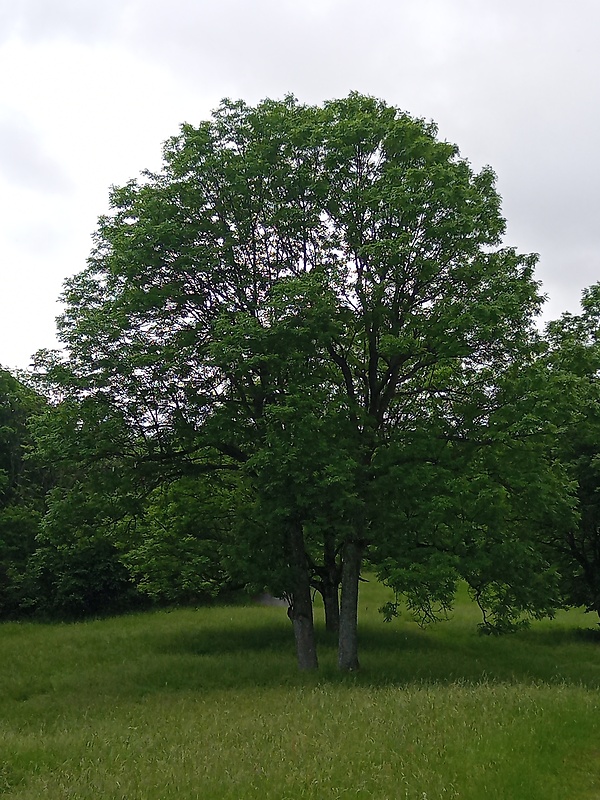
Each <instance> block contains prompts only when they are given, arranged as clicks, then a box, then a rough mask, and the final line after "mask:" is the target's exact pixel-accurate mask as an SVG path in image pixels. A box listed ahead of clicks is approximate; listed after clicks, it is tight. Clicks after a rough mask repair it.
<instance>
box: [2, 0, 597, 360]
mask: <svg viewBox="0 0 600 800" xmlns="http://www.w3.org/2000/svg"><path fill="white" fill-rule="evenodd" d="M599 40H600V2H598V0H571V2H570V3H566V2H564V0H562V2H558V0H370V2H369V3H366V2H365V0H361V1H360V2H359V0H0V75H1V76H2V77H1V78H0V87H1V90H0V211H1V214H0V278H1V281H0V365H3V366H5V367H10V368H13V367H22V368H23V367H27V365H28V363H29V361H30V356H31V355H32V353H33V352H35V351H36V350H37V349H39V348H42V347H54V346H56V340H55V337H54V329H55V326H54V318H55V316H56V315H57V314H58V313H59V311H60V306H59V304H58V296H59V294H60V292H61V287H62V283H63V281H64V279H65V278H66V277H68V276H69V275H72V274H73V273H75V272H78V271H79V270H81V269H82V268H83V267H84V266H85V260H86V258H87V255H88V254H89V251H90V247H91V234H92V232H93V230H94V228H95V225H96V220H97V218H98V216H99V215H100V214H102V213H104V212H105V211H106V210H107V208H108V204H107V196H108V189H109V186H110V185H111V184H117V185H118V184H122V183H124V182H125V181H127V180H128V179H129V178H131V177H135V176H137V175H138V174H139V172H140V171H141V170H142V169H144V168H150V169H153V168H157V167H158V166H159V164H160V152H161V144H162V142H163V141H164V140H165V139H166V138H167V137H169V136H171V135H172V134H175V133H176V132H177V130H178V127H179V125H180V123H182V122H190V123H198V122H200V121H201V120H203V119H206V118H207V117H208V115H209V113H210V111H211V109H213V108H214V107H215V106H216V105H217V104H218V102H219V101H220V99H221V98H223V97H231V98H243V99H245V100H247V101H249V102H251V103H254V102H257V101H258V100H260V99H262V98H264V97H273V98H281V97H282V96H283V95H285V94H287V93H290V92H291V93H293V94H295V95H296V96H297V97H298V98H299V99H300V100H301V101H303V102H311V103H318V102H321V101H323V100H325V99H330V98H334V97H341V96H344V95H346V94H348V92H350V91H352V90H358V91H361V92H365V93H368V94H372V95H375V96H377V97H381V98H383V99H385V100H386V101H388V102H389V103H391V104H394V105H396V106H399V107H400V108H402V109H403V110H405V111H408V112H409V113H411V114H413V115H415V116H419V117H425V118H426V119H433V120H434V121H435V122H436V123H437V124H438V126H439V132H440V136H441V137H442V138H444V139H447V140H449V141H452V142H455V143H456V144H458V146H459V147H460V150H461V153H462V155H463V156H465V157H466V158H468V159H469V160H470V161H471V163H472V164H473V165H474V166H475V167H476V168H480V167H482V166H483V165H485V164H489V165H491V166H492V167H493V169H494V170H495V171H496V173H497V174H498V188H499V191H500V194H501V195H502V197H503V210H504V215H505V216H506V218H507V220H508V231H507V235H506V238H505V241H506V244H508V245H512V246H516V247H517V248H518V249H519V250H521V251H523V252H536V253H539V254H540V262H539V267H538V279H539V280H541V281H542V284H543V290H544V291H545V292H546V293H547V294H548V295H549V298H550V299H549V302H548V304H547V306H546V311H545V317H546V318H550V319H551V318H555V317H557V316H559V315H560V314H561V313H562V312H563V311H566V310H569V311H577V309H578V307H579V298H580V295H581V290H582V289H583V288H584V287H586V286H589V285H591V284H592V283H594V282H596V281H597V280H600V193H599V190H598V186H600V154H599V148H600V106H599V104H598V99H599V97H600V92H599V89H600V46H599V44H598V42H599Z"/></svg>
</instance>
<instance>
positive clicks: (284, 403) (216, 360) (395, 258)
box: [54, 94, 541, 670]
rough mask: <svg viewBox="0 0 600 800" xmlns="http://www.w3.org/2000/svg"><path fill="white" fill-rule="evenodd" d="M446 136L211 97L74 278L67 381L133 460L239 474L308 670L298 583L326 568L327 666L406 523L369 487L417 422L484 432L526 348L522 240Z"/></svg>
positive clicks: (374, 113) (346, 113)
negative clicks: (333, 617)
mask: <svg viewBox="0 0 600 800" xmlns="http://www.w3.org/2000/svg"><path fill="white" fill-rule="evenodd" d="M436 135H437V131H436V128H435V126H434V125H433V124H431V123H425V122H424V121H422V120H417V119H413V118H411V117H410V116H408V115H407V114H405V113H403V112H400V111H399V110H398V109H396V108H393V107H390V106H387V105H386V104H385V103H384V102H382V101H378V100H375V99H373V98H369V97H364V96H362V95H359V94H351V95H350V96H349V97H347V98H345V99H342V100H338V101H333V102H329V103H326V104H324V106H322V107H310V106H302V105H300V104H299V103H298V102H297V101H296V100H295V99H294V98H292V97H288V98H286V99H285V100H284V101H281V102H275V101H270V100H267V101H264V102H262V103H260V104H259V105H258V106H256V107H255V108H252V107H249V106H247V105H246V104H244V103H243V102H235V103H232V102H229V101H225V102H223V103H222V104H221V106H220V107H219V109H218V110H217V111H216V112H215V113H214V114H213V117H212V119H211V120H210V121H207V122H204V123H202V124H201V125H199V126H198V127H193V126H191V125H183V126H182V128H181V132H180V134H179V135H178V136H175V137H173V138H172V139H171V140H169V141H168V142H167V144H166V145H165V148H164V163H163V168H162V170H161V172H159V173H157V174H152V173H145V174H144V175H143V177H142V178H141V179H140V180H139V181H131V182H129V183H128V184H126V185H125V186H124V187H122V188H116V189H113V191H112V193H111V213H110V214H109V215H107V216H105V217H103V218H101V220H100V223H99V227H98V231H97V234H96V244H95V249H94V251H93V253H92V255H91V257H90V259H89V264H88V267H87V269H86V270H84V271H83V272H82V273H81V274H79V275H77V276H75V277H74V278H73V279H71V280H70V281H68V282H67V284H66V290H65V294H64V300H65V303H66V311H65V314H64V315H63V317H62V320H61V321H60V324H59V333H60V337H61V339H62V341H63V343H64V344H65V346H66V348H67V352H68V362H67V364H66V365H65V364H63V365H61V366H58V365H55V368H54V372H55V374H59V373H60V375H61V376H62V377H61V383H62V387H63V389H62V390H63V391H67V390H68V391H69V392H70V393H71V395H72V396H73V397H79V398H84V397H89V396H92V397H102V398H103V400H104V401H105V402H107V403H109V404H110V405H111V406H112V407H114V408H115V409H117V410H118V413H119V414H120V415H121V416H122V417H123V419H125V420H127V424H128V425H130V426H132V428H135V430H136V431H137V441H139V442H143V443H144V445H145V447H146V456H145V457H144V458H145V460H146V461H153V462H154V463H157V461H160V462H161V463H163V464H165V465H166V464H168V463H174V462H176V461H178V462H179V463H180V464H185V465H186V466H187V467H188V468H189V469H196V470H209V469H215V470H238V471H239V472H240V474H243V476H244V480H245V481H247V483H248V485H249V486H250V485H251V486H252V491H253V492H254V497H255V502H254V504H253V509H254V511H255V521H256V523H257V524H256V525H255V526H254V531H256V530H257V529H258V528H260V529H262V531H263V537H264V539H263V542H262V549H263V550H266V551H268V552H271V553H273V562H274V564H276V565H277V567H276V569H274V572H273V578H274V580H276V581H279V582H280V581H284V582H285V583H286V586H287V592H288V594H289V596H290V598H291V601H292V602H291V617H292V620H293V622H294V630H295V634H296V643H297V651H298V659H299V664H300V665H301V667H303V668H312V667H315V666H316V664H317V658H316V647H315V643H314V632H313V622H312V602H311V595H310V587H311V582H312V584H313V585H317V587H319V588H320V589H321V590H323V591H325V592H326V593H328V594H329V597H330V599H331V600H332V606H335V605H336V601H337V592H338V586H339V583H340V576H341V604H340V611H339V665H340V668H341V669H343V670H352V669H356V668H357V667H358V650H357V603H358V586H359V578H360V571H361V565H362V562H363V559H364V558H365V557H367V556H369V554H370V553H372V554H375V553H377V551H378V546H379V545H380V544H381V543H382V540H383V539H382V537H386V536H388V535H389V532H390V531H391V530H393V529H394V527H395V526H397V525H399V524H401V522H402V520H401V518H399V517H398V515H397V514H396V512H395V511H394V508H395V505H397V504H394V503H392V504H391V505H390V509H389V513H387V514H384V515H383V516H384V517H385V519H384V521H382V509H381V504H380V493H381V491H383V489H382V488H381V487H383V486H384V485H385V484H386V482H387V484H388V485H389V476H390V471H391V469H392V467H393V464H394V463H395V461H397V460H398V459H402V457H403V456H402V455H401V454H402V453H404V455H405V456H407V454H408V452H409V450H411V448H412V452H413V453H416V449H415V448H413V447H412V445H411V444H410V442H411V440H412V439H413V438H414V437H415V436H416V435H417V434H418V433H419V431H421V432H422V434H423V436H422V437H421V438H423V437H425V438H426V439H427V441H428V442H429V445H427V446H429V447H432V446H433V443H434V442H435V441H437V438H436V437H439V436H440V435H444V436H447V437H452V438H463V439H468V438H469V436H470V434H471V433H472V431H471V430H470V429H469V425H471V427H473V424H474V421H476V422H477V425H476V426H475V427H476V428H477V430H478V435H479V434H480V433H481V429H482V427H485V426H486V419H485V414H486V412H483V415H482V416H481V415H480V416H478V415H477V412H476V409H477V406H478V403H479V402H480V401H485V408H486V409H492V410H493V408H494V406H495V403H496V400H497V399H498V392H497V388H496V375H498V374H501V373H503V372H504V371H506V369H508V367H509V366H510V364H512V363H514V362H515V361H518V360H519V359H526V358H527V357H528V355H527V354H528V353H529V351H530V349H531V346H532V337H533V331H532V319H533V316H534V315H535V313H536V312H537V311H538V309H539V306H540V303H541V299H540V297H539V294H538V291H537V284H536V283H535V281H534V280H533V277H532V275H533V268H534V264H535V257H533V256H522V255H519V254H517V253H516V252H515V251H514V250H513V249H510V248H503V247H501V246H500V243H501V236H502V234H503V231H504V220H503V218H502V216H501V214H500V199H499V197H498V195H497V193H496V191H495V188H494V174H493V173H492V171H491V170H490V169H487V168H486V169H484V170H482V171H481V172H480V173H474V171H473V170H472V169H471V167H470V165H469V164H468V162H467V161H465V160H464V159H462V158H461V157H460V156H459V153H458V150H457V148H456V147H455V146H453V145H450V144H448V143H446V142H441V141H438V140H437V138H436ZM425 434H427V436H425ZM422 446H423V445H422V444H421V445H420V447H422ZM399 454H400V455H399ZM142 460H143V459H142ZM408 486H409V484H406V485H405V486H402V485H400V486H398V487H397V489H396V492H397V493H398V492H402V491H404V490H405V488H407V487H408ZM275 493H276V496H275ZM332 519H334V520H335V522H334V524H332V525H330V524H329V522H328V521H330V520H332ZM326 521H327V522H326ZM396 541H397V545H398V547H399V548H400V547H402V546H403V541H402V538H401V537H400V539H397V540H396ZM404 544H406V542H404ZM397 555H398V554H397ZM324 596H325V595H324ZM333 613H334V612H333Z"/></svg>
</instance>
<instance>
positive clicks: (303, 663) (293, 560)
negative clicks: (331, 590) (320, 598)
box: [288, 523, 319, 670]
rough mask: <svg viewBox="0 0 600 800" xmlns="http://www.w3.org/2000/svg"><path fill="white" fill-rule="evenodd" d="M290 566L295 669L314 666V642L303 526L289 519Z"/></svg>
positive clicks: (315, 659)
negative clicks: (296, 658) (296, 665)
mask: <svg viewBox="0 0 600 800" xmlns="http://www.w3.org/2000/svg"><path fill="white" fill-rule="evenodd" d="M289 545H290V550H289V552H290V567H291V571H292V592H291V598H292V602H291V605H290V607H289V609H288V616H289V618H290V619H291V621H292V625H293V628H294V639H295V641H296V655H297V657H298V669H301V670H311V669H317V667H318V666H319V662H318V659H317V643H316V640H315V628H314V622H313V604H312V594H311V589H310V573H309V569H308V563H307V560H306V551H305V548H304V534H303V532H302V526H301V525H297V524H294V523H292V524H291V526H290V531H289Z"/></svg>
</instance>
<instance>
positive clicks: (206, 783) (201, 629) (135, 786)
mask: <svg viewBox="0 0 600 800" xmlns="http://www.w3.org/2000/svg"><path fill="white" fill-rule="evenodd" d="M382 593H383V590H382V588H381V587H379V586H377V585H376V584H370V583H369V584H365V585H363V587H362V594H361V603H360V606H361V620H362V622H361V647H362V652H361V656H362V667H363V668H362V670H361V672H360V673H358V674H356V675H352V676H343V675H339V674H338V672H337V670H336V666H335V646H334V643H332V642H331V641H329V640H328V639H327V636H326V634H325V632H324V631H323V630H322V629H319V638H320V658H321V669H320V670H319V673H318V674H316V675H302V674H299V673H298V672H297V671H296V668H295V664H294V652H293V642H292V639H291V629H290V625H289V622H288V620H287V617H286V614H285V610H283V609H281V608H263V607H255V606H248V607H221V608H219V607H213V608H206V609H198V610H191V609H183V610H177V611H173V612H168V611H161V612H156V613H148V614H139V615H131V616H124V617H120V618H112V619H106V620H99V621H92V622H87V623H81V624H76V625H35V624H13V623H7V624H4V625H0V795H2V798H3V800H4V798H7V800H8V799H9V798H10V799H13V800H17V799H18V800H33V798H35V800H38V799H39V798H40V797H44V798H48V799H49V800H59V799H60V800H67V799H68V800H88V799H89V800H91V798H94V800H96V799H97V798H102V799H103V800H104V799H105V798H106V800H113V799H114V800H121V799H122V800H170V798H178V800H191V798H198V799H199V798H202V800H213V799H214V800H222V799H223V800H250V799H252V800H254V798H256V799H257V800H258V798H260V800H296V799H297V798H314V800H317V798H318V800H323V799H325V798H377V800H401V799H402V798H410V799H411V800H441V799H444V798H461V799H462V800H487V798H491V799H492V800H495V799H498V800H499V799H500V798H503V799H505V800H521V799H522V800H538V799H539V800H579V799H580V798H581V800H591V798H599V797H600V717H599V714H598V711H599V694H598V689H599V687H600V638H597V637H596V634H595V631H593V630H591V626H592V625H593V620H591V619H590V618H587V617H585V616H584V615H583V614H582V613H579V612H570V613H568V614H566V613H565V614H561V615H560V616H559V618H558V619H557V620H555V621H553V622H544V623H537V624H535V625H534V626H533V627H532V629H531V630H530V631H526V632H522V633H519V634H516V635H513V636H510V637H504V638H489V637H480V636H478V635H477V633H476V630H475V625H476V623H477V621H478V617H477V615H476V613H475V610H474V609H473V607H472V606H471V605H470V604H469V603H468V602H467V601H466V600H464V599H463V600H462V601H461V602H460V603H459V606H458V608H457V611H456V613H455V616H454V618H453V619H452V620H451V621H449V622H447V623H443V624H440V625H439V626H437V627H435V628H430V629H428V630H424V631H421V630H419V629H418V628H417V627H416V626H415V625H414V623H411V622H410V621H408V620H400V621H399V622H394V623H392V624H391V625H385V624H384V623H383V622H382V621H381V618H380V617H379V615H378V614H377V611H376V609H377V607H378V606H380V605H381V604H382V602H384V600H385V599H386V598H385V597H383V595H382Z"/></svg>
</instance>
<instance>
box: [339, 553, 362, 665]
mask: <svg viewBox="0 0 600 800" xmlns="http://www.w3.org/2000/svg"><path fill="white" fill-rule="evenodd" d="M361 560H362V548H361V547H360V545H358V544H357V543H356V542H346V544H345V545H344V550H343V563H342V602H341V608H340V633H339V644H338V666H339V668H340V669H341V670H343V671H344V672H353V671H355V670H357V669H359V666H360V665H359V662H358V631H357V623H358V583H359V578H360V565H361Z"/></svg>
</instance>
